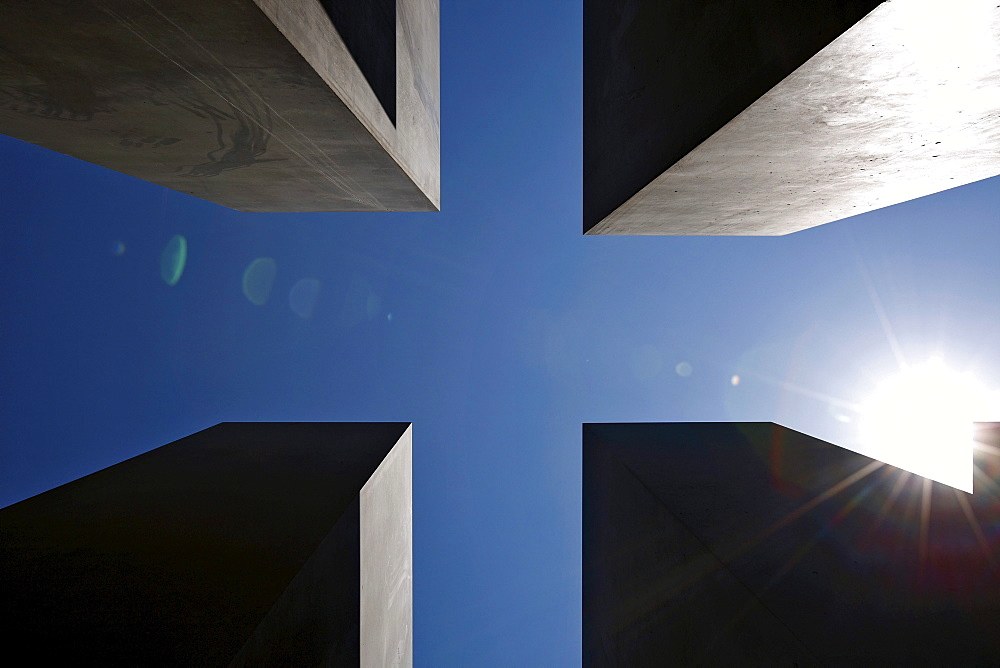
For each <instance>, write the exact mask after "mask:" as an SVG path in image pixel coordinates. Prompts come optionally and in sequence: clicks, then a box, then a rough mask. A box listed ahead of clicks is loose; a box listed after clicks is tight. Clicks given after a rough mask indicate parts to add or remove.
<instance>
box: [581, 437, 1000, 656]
mask: <svg viewBox="0 0 1000 668" xmlns="http://www.w3.org/2000/svg"><path fill="white" fill-rule="evenodd" d="M983 426H984V427H989V429H984V430H981V431H980V436H979V438H980V440H983V441H986V442H987V443H989V445H984V446H983V448H982V449H980V450H978V451H977V454H976V464H977V466H978V467H979V469H980V470H981V474H980V475H979V476H978V477H977V480H976V489H975V494H974V495H969V494H966V493H964V492H961V491H958V490H955V489H953V488H950V487H947V486H945V485H940V484H938V483H933V482H930V481H927V480H925V479H923V478H919V477H918V476H913V475H912V474H909V473H906V472H904V471H901V470H899V469H895V468H893V467H890V466H887V465H884V464H881V463H879V462H876V461H873V460H871V459H869V458H867V457H864V456H862V455H859V454H856V453H853V452H850V451H847V450H844V449H842V448H838V447H836V446H832V445H830V444H828V443H824V442H822V441H819V440H817V439H813V438H810V437H808V436H805V435H803V434H799V433H797V432H794V431H792V430H790V429H786V428H784V427H780V426H778V425H772V424H768V423H743V424H718V423H716V424H713V423H687V424H588V425H584V446H583V447H584V462H583V642H584V648H583V650H584V651H583V654H584V665H588V666H611V665H628V666H633V665H634V666H658V665H796V664H798V665H802V666H809V665H832V666H837V665H843V666H854V665H907V666H917V665H990V663H992V662H995V660H996V657H997V656H1000V568H998V566H997V563H996V557H995V555H996V554H997V553H998V550H1000V535H998V534H997V533H996V532H995V531H993V530H992V529H990V528H989V527H992V526H995V525H996V523H997V522H998V521H1000V486H998V482H1000V456H998V455H1000V449H997V442H998V441H1000V437H998V435H1000V429H998V428H997V427H998V425H983Z"/></svg>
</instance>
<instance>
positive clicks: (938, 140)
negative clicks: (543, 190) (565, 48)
mask: <svg viewBox="0 0 1000 668" xmlns="http://www.w3.org/2000/svg"><path fill="white" fill-rule="evenodd" d="M740 4H741V3H736V2H722V3H701V2H696V1H695V0H672V1H671V2H665V3H657V2H653V1H652V0H649V1H648V2H645V1H643V0H588V3H587V4H586V11H587V13H586V14H585V54H584V63H585V72H584V81H585V91H584V231H585V232H588V233H590V234H662V235H675V234H676V235H782V234H788V233H791V232H795V231H798V230H803V229H806V228H810V227H815V226H817V225H821V224H824V223H828V222H831V221H834V220H838V219H841V218H845V217H848V216H853V215H856V214H860V213H864V212H867V211H871V210H874V209H878V208H881V207H885V206H889V205H892V204H897V203H899V202H904V201H907V200H910V199H913V198H916V197H921V196H924V195H928V194H931V193H935V192H939V191H941V190H945V189H948V188H953V187H956V186H960V185H963V184H966V183H971V182H973V181H977V180H980V179H984V178H987V177H991V176H994V175H997V174H1000V7H998V6H997V5H996V3H992V4H991V3H986V2H979V1H978V0H957V1H956V2H951V3H939V2H930V1H927V0H889V1H887V2H882V3H878V2H838V1H834V0H829V1H827V0H823V1H820V2H810V3H765V5H767V7H764V6H762V5H759V3H753V4H752V5H749V4H745V5H744V7H743V8H742V9H740V8H738V7H737V5H740ZM772 4H773V5H775V7H771V5H772ZM778 5H780V7H778ZM805 7H808V9H805ZM868 10H870V12H869V13H867V14H865V12H866V11H868ZM748 13H749V14H753V16H750V17H744V16H743V14H748ZM807 15H808V16H807ZM821 33H822V34H821ZM831 33H833V34H832V35H831ZM838 34H839V36H838ZM827 37H831V39H830V40H827V41H826V42H824V40H825V39H826V38H827ZM834 38H835V39H834ZM831 40H832V41H831ZM827 42H828V43H827ZM812 47H816V48H815V50H814V51H813V52H812V53H810V52H809V49H810V48H812ZM772 86H773V87H772Z"/></svg>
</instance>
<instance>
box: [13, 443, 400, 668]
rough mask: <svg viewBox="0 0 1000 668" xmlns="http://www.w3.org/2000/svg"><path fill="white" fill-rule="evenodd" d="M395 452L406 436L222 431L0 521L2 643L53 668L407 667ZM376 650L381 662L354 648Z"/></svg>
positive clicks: (32, 502)
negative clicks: (380, 580)
mask: <svg viewBox="0 0 1000 668" xmlns="http://www.w3.org/2000/svg"><path fill="white" fill-rule="evenodd" d="M410 447H411V431H410V427H409V426H408V425H406V424H403V423H224V424H220V425H218V426H216V427H213V428H211V429H207V430H205V431H202V432H199V433H197V434H194V435H193V436H190V437H188V438H184V439H181V440H179V441H176V442H174V443H171V444H169V445H166V446H163V447H161V448H157V449H156V450H152V451H150V452H148V453H146V454H144V455H140V456H138V457H135V458H133V459H130V460H128V461H125V462H122V463H121V464H118V465H116V466H112V467H110V468H107V469H104V470H102V471H99V472H97V473H94V474H92V475H89V476H87V477H85V478H81V479H80V480H77V481H74V482H71V483H68V484H66V485H63V486H61V487H58V488H56V489H54V490H51V491H49V492H46V493H44V494H40V495H38V496H35V497H32V498H30V499H27V500H25V501H22V502H20V503H17V504H14V505H12V506H9V507H8V508H5V509H3V510H2V511H0V564H2V565H0V572H2V573H3V574H4V577H3V578H2V580H0V595H2V597H3V600H4V602H5V606H4V611H5V612H4V614H3V625H2V628H3V630H4V639H5V642H6V645H7V646H8V647H9V648H11V649H12V650H21V651H20V652H19V653H21V654H24V655H25V656H31V657H33V658H35V659H36V660H37V661H38V662H39V663H50V664H64V663H72V664H74V665H76V664H86V665H227V664H229V665H358V664H359V662H360V664H361V665H366V666H368V665H373V666H374V665H378V666H383V665H401V666H406V665H412V649H411V646H412V621H411V619H410V615H412V612H411V611H412V593H411V592H412V585H411V578H410V574H411V567H410V564H411V556H410V551H411V539H410V535H411V521H412V520H411V511H410ZM387 503H394V504H398V505H399V507H398V508H385V507H383V506H384V504H387ZM372 514H376V515H380V516H384V517H385V518H387V519H386V520H385V521H384V522H383V523H382V524H380V525H379V526H378V527H375V528H372V527H371V526H369V522H367V521H366V520H365V518H366V517H370V516H371V515H372ZM383 569H385V570H384V572H383ZM366 573H367V574H368V575H365V574H366ZM373 574H374V577H384V578H385V579H386V580H390V581H392V582H394V583H396V586H395V587H394V588H393V590H392V596H391V597H389V596H387V595H385V593H384V592H372V593H369V592H367V591H366V590H365V588H364V586H363V584H364V582H365V579H366V578H371V577H373ZM372 608H375V609H380V610H382V611H383V612H385V613H386V615H387V616H386V621H385V624H384V625H383V626H382V627H381V628H369V627H368V626H366V625H365V624H364V623H363V621H362V616H361V613H362V610H364V609H372ZM397 624H400V626H398V627H397V626H396V625H397ZM383 635H384V636H385V637H381V636H383ZM386 644H388V645H391V646H392V647H393V648H394V649H395V648H396V647H398V648H400V653H399V659H398V660H397V661H396V662H395V663H392V662H385V661H384V655H383V653H382V652H381V651H371V650H366V647H371V646H375V647H377V648H378V649H379V650H380V649H381V647H382V646H383V645H386Z"/></svg>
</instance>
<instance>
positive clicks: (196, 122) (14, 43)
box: [0, 0, 440, 211]
mask: <svg viewBox="0 0 1000 668" xmlns="http://www.w3.org/2000/svg"><path fill="white" fill-rule="evenodd" d="M394 9H395V11H394V13H393V16H392V18H391V20H392V22H393V25H394V26H395V30H394V31H393V33H392V34H391V35H390V36H389V39H394V40H395V43H392V44H388V45H383V48H372V49H370V50H369V51H370V54H369V55H368V56H365V57H368V58H369V60H373V61H374V62H375V65H371V66H366V68H367V69H368V73H367V74H368V76H373V77H374V76H378V77H380V79H384V78H385V77H386V76H393V75H392V71H390V72H389V73H388V75H387V74H386V69H385V66H384V65H383V66H381V69H379V65H378V62H379V60H380V59H384V58H385V54H386V53H391V54H393V57H394V66H395V67H394V69H393V71H394V81H395V85H394V88H393V90H392V91H391V93H389V92H386V91H385V86H384V81H383V83H382V84H380V92H381V96H382V100H380V99H379V96H378V95H377V94H376V92H375V90H373V88H372V86H371V85H370V84H369V82H368V80H367V78H366V73H365V72H363V71H362V70H361V68H360V67H359V66H358V64H357V63H356V62H355V59H354V57H353V56H352V53H351V50H350V49H349V48H348V46H347V44H346V43H345V41H344V40H343V39H342V38H341V37H340V32H343V33H344V34H346V35H348V37H349V38H356V37H357V36H358V34H359V33H360V34H361V36H362V37H363V36H364V35H365V34H366V33H365V31H364V30H363V29H361V28H359V27H358V26H352V25H345V23H344V22H345V21H347V22H349V21H351V20H354V21H358V20H366V15H364V14H360V15H356V14H351V13H348V14H347V15H346V16H342V15H334V18H337V19H338V20H339V21H340V23H341V25H340V26H339V30H340V32H338V27H335V26H334V23H333V21H332V20H331V15H328V14H327V12H326V11H324V9H323V6H322V5H321V4H320V3H319V2H315V1H314V0H287V1H282V2H277V1H276V0H221V1H220V2H212V3H204V2H196V1H195V0H152V1H150V2H142V3H137V2H130V1H128V0H83V1H79V2H72V1H69V0H57V1H55V2H48V3H35V2H30V1H29V0H11V2H5V3H3V4H2V6H0V131H2V132H4V133H5V134H8V135H10V136H13V137H17V138H19V139H22V140H24V141H28V142H31V143H35V144H38V145H40V146H44V147H46V148H50V149H52V150H55V151H59V152H61V153H66V154H68V155H72V156H74V157H77V158H80V159H82V160H87V161H89V162H93V163H95V164H99V165H102V166H105V167H108V168H111V169H115V170H117V171H121V172H124V173H126V174H131V175H132V176H136V177H138V178H141V179H145V180H148V181H152V182H154V183H159V184H160V185H164V186H166V187H168V188H172V189H174V190H178V191H181V192H185V193H188V194H191V195H194V196H196V197H201V198H203V199H207V200H210V201H213V202H217V203H219V204H223V205H225V206H229V207H232V208H234V209H239V210H242V211H389V210H403V211H430V210H436V209H437V208H438V206H439V202H440V173H439V164H440V159H439V129H440V114H439V99H440V97H439V92H440V91H439V83H438V63H439V47H438V42H439V36H438V4H437V0H399V1H398V2H397V3H396V4H395V7H394ZM385 18H386V17H382V18H381V19H380V20H385ZM352 28H354V29H352ZM362 28H363V27H362ZM384 32H385V31H382V33H384ZM382 33H379V32H377V31H376V33H374V34H382ZM354 42H355V45H354V46H355V48H354V52H355V54H361V51H360V50H359V48H358V46H357V42H358V39H354ZM371 54H374V55H371ZM359 58H362V56H361V55H359ZM362 61H363V62H365V59H364V58H362ZM373 72H374V73H375V74H373ZM387 96H389V100H388V101H387V99H386V98H387ZM390 101H391V102H392V103H393V104H389V102H390Z"/></svg>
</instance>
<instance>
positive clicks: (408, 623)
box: [359, 426, 413, 668]
mask: <svg viewBox="0 0 1000 668" xmlns="http://www.w3.org/2000/svg"><path fill="white" fill-rule="evenodd" d="M412 462H413V448H412V426H411V427H408V428H407V430H406V432H404V433H403V435H402V436H401V437H400V439H399V441H398V442H397V443H396V445H395V446H394V447H393V449H392V450H391V451H390V452H389V454H388V455H386V457H385V459H384V460H382V463H381V464H379V467H378V469H376V470H375V473H373V474H372V477H371V478H369V479H368V482H366V483H365V486H364V487H362V488H361V494H360V497H359V498H360V500H361V665H362V666H364V667H365V668H368V667H369V666H370V667H371V668H397V667H407V666H412V665H413V501H412V499H413V492H412V476H411V473H410V472H411V470H412V468H413V463H412Z"/></svg>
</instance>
